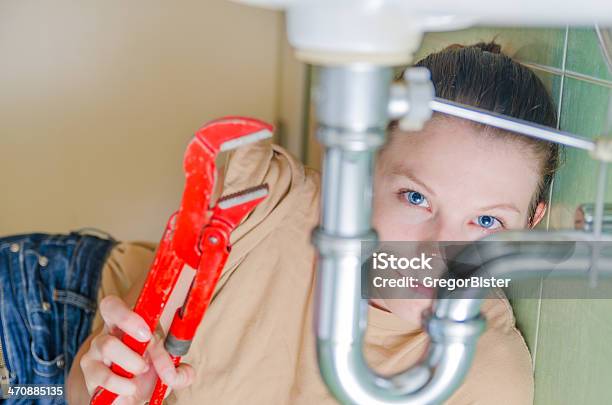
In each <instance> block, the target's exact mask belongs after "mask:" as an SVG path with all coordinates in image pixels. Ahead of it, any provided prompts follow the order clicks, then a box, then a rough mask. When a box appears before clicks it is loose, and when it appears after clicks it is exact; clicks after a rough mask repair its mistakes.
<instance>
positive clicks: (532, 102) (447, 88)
mask: <svg viewBox="0 0 612 405" xmlns="http://www.w3.org/2000/svg"><path fill="white" fill-rule="evenodd" d="M415 66H421V67H426V68H427V69H429V71H430V72H431V80H432V82H433V84H434V87H435V90H436V96H437V97H440V98H444V99H447V100H450V101H455V102H458V103H462V104H466V105H470V106H473V107H477V108H482V109H485V110H489V111H493V112H496V113H500V114H504V115H508V116H511V117H515V118H519V119H523V120H527V121H531V122H534V123H537V124H540V125H545V126H549V127H555V126H556V123H557V117H556V113H555V105H554V102H553V101H552V99H551V97H550V95H549V93H548V91H547V90H546V88H545V87H544V84H543V83H542V82H541V81H540V79H539V78H538V77H537V76H536V75H535V73H534V72H533V71H531V70H530V69H528V68H527V67H525V66H523V65H521V64H520V63H518V62H516V61H514V60H513V59H512V58H510V57H509V56H507V55H505V54H503V53H502V52H501V46H500V45H499V44H497V43H495V42H494V40H493V41H491V42H488V43H485V42H479V43H476V44H473V45H469V46H463V45H459V44H453V45H450V46H448V47H446V48H444V49H443V50H441V51H439V52H435V53H432V54H430V55H428V56H427V57H425V58H423V59H421V60H419V61H418V62H417V63H415ZM402 74H403V73H402ZM398 79H402V77H401V75H400V77H399V78H398ZM472 124H473V125H475V126H477V127H478V128H482V129H486V130H488V131H490V132H492V133H493V134H495V135H496V136H499V135H502V136H504V137H507V138H509V139H512V141H517V142H521V143H522V144H523V145H525V146H526V147H527V148H528V149H529V150H531V151H532V153H533V154H534V155H535V156H536V158H537V159H538V160H539V162H540V174H541V178H540V182H539V185H538V189H537V191H536V193H535V195H534V198H533V200H532V202H531V205H530V207H529V222H530V224H531V222H532V220H533V216H534V214H535V209H536V207H537V205H538V203H540V202H546V201H547V195H548V192H549V190H550V187H551V184H552V179H553V175H554V173H555V172H556V171H557V169H558V167H559V164H560V160H561V157H560V155H561V147H560V146H559V145H558V144H555V143H551V142H547V141H543V140H539V139H535V138H530V137H527V136H523V135H519V134H515V133H512V132H508V131H504V130H500V129H497V128H491V127H488V126H486V125H484V124H479V123H472ZM392 125H393V126H395V125H397V123H396V122H394V123H392Z"/></svg>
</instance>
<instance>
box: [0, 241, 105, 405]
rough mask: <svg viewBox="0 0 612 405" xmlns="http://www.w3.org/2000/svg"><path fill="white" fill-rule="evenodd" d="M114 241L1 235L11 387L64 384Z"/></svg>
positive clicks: (2, 307) (3, 333) (1, 316)
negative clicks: (15, 385) (2, 236)
mask: <svg viewBox="0 0 612 405" xmlns="http://www.w3.org/2000/svg"><path fill="white" fill-rule="evenodd" d="M114 244H115V241H114V240H112V239H102V238H98V237H96V236H92V235H85V234H81V233H77V232H73V233H70V234H69V235H48V234H38V233H37V234H27V235H18V236H10V237H5V238H0V321H1V322H0V338H1V339H2V347H3V351H4V359H5V361H6V363H7V367H8V369H9V371H10V374H9V376H10V377H9V383H10V384H11V385H13V384H55V385H63V384H64V381H65V379H66V377H67V375H68V371H69V370H70V366H71V364H72V361H73V359H74V356H75V355H76V352H77V351H78V349H79V346H80V345H81V344H82V343H83V341H84V340H85V339H86V338H87V336H88V335H89V333H90V329H91V323H92V321H93V317H94V315H95V311H96V302H97V300H96V299H97V294H98V287H99V283H100V274H101V270H102V267H103V265H104V261H105V260H106V258H107V256H108V254H109V252H110V250H111V248H112V247H113V245H114ZM64 391H65V387H64ZM0 401H1V400H0ZM4 403H8V404H11V405H12V404H20V405H21V404H38V405H51V404H53V405H57V404H65V403H66V401H65V399H64V398H55V399H49V398H47V399H43V398H41V399H37V400H33V399H11V400H6V401H4Z"/></svg>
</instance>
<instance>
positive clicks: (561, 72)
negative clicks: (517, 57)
mask: <svg viewBox="0 0 612 405" xmlns="http://www.w3.org/2000/svg"><path fill="white" fill-rule="evenodd" d="M520 62H521V64H522V65H523V66H526V67H529V68H532V69H536V70H541V71H542V72H546V73H552V74H555V75H558V76H566V77H569V78H571V79H576V80H582V81H584V82H587V83H590V84H595V85H599V86H604V87H609V88H612V80H607V79H600V78H599V77H595V76H590V75H586V74H584V73H578V72H574V71H573V70H567V69H559V68H556V67H553V66H546V65H542V64H539V63H533V62H526V61H520Z"/></svg>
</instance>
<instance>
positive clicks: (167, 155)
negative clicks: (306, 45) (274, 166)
mask: <svg viewBox="0 0 612 405" xmlns="http://www.w3.org/2000/svg"><path fill="white" fill-rule="evenodd" d="M283 35H284V32H283V27H282V18H281V15H280V14H278V13H276V12H272V11H267V10H260V9H256V8H251V7H246V6H243V5H239V4H235V3H232V2H229V1H227V0H184V1H181V2H170V1H159V0H158V1H144V0H132V1H118V0H104V1H101V0H100V1H90V2H83V1H76V0H75V1H69V0H61V1H60V0H56V1H52V2H37V1H29V0H27V1H26V0H2V1H0V59H1V62H0V173H1V174H2V175H1V176H0V190H1V191H0V196H1V197H0V212H1V214H0V235H5V234H10V233H22V232H31V231H43V232H67V231H69V230H71V229H76V228H79V227H98V228H102V229H104V230H107V231H109V232H111V233H112V234H113V235H115V236H116V237H118V238H122V239H147V240H157V239H158V238H159V236H160V232H161V230H162V228H163V226H164V222H165V221H166V219H167V217H168V216H169V215H170V214H171V212H172V211H173V210H175V209H176V208H177V205H178V202H179V200H180V195H181V192H182V185H183V176H182V154H183V151H184V147H185V145H186V143H187V141H188V140H189V139H190V137H191V135H192V134H193V132H194V131H195V130H196V129H197V128H198V127H199V126H200V125H201V124H202V123H204V122H205V121H207V120H209V119H212V118H216V117H219V116H222V115H226V114H243V115H251V116H256V117H258V118H261V119H264V120H268V121H272V122H276V121H277V119H278V118H279V115H280V114H279V110H280V106H282V105H284V103H283V102H282V100H280V97H281V95H282V94H283V93H287V94H290V93H291V91H290V90H287V89H284V90H282V91H281V89H280V88H279V83H280V82H281V79H279V77H281V76H280V75H279V69H282V67H283V66H284V63H283V61H282V60H280V59H279V57H280V56H282V55H284V54H286V50H284V49H285V48H284V47H285V45H284V42H283V41H284V38H283ZM292 66H293V70H294V71H295V66H294V65H292ZM292 74H293V75H295V73H292ZM296 108H297V107H296ZM285 110H286V108H285ZM283 115H289V116H293V115H295V113H292V112H290V111H284V112H283ZM284 126H294V127H295V124H293V123H291V124H289V125H287V124H286V125H283V127H284Z"/></svg>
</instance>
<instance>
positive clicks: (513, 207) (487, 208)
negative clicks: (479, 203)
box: [481, 204, 521, 214]
mask: <svg viewBox="0 0 612 405" xmlns="http://www.w3.org/2000/svg"><path fill="white" fill-rule="evenodd" d="M496 208H501V209H507V210H510V211H515V212H516V213H518V214H520V213H521V211H520V210H519V209H518V208H516V206H515V205H514V204H495V205H489V206H487V207H482V208H481V210H483V211H488V210H493V209H496Z"/></svg>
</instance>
